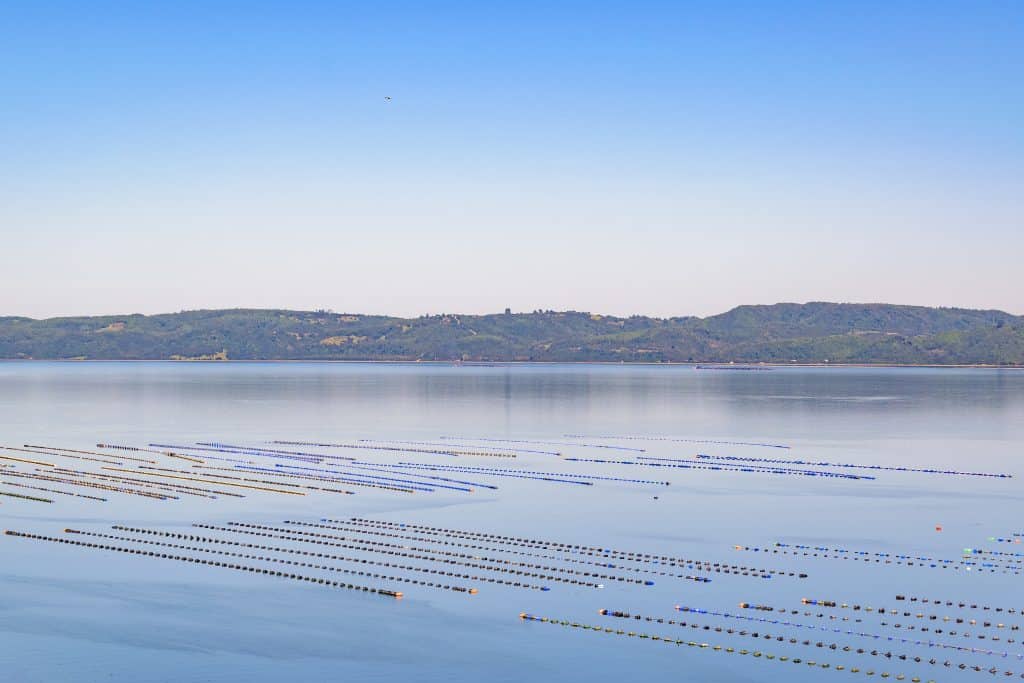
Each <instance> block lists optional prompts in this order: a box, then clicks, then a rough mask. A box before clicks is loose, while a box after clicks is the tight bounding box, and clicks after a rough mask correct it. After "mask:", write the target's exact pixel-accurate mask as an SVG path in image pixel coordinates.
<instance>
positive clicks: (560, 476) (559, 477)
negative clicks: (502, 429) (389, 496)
mask: <svg viewBox="0 0 1024 683" xmlns="http://www.w3.org/2000/svg"><path fill="white" fill-rule="evenodd" d="M388 467H397V468H403V467H411V468H414V469H415V468H419V469H429V470H435V471H438V472H466V473H470V474H487V475H491V476H496V477H499V476H506V477H507V476H513V477H518V478H521V479H540V480H541V481H558V482H561V483H563V484H584V485H587V486H592V485H593V483H592V482H591V481H576V480H580V479H584V480H593V481H617V482H624V483H627V484H653V485H656V486H670V485H671V484H672V482H670V481H652V480H650V479H629V478H626V477H603V476H600V475H597V474H571V473H566V472H538V471H535V470H508V469H498V468H494V467H477V466H473V465H439V464H429V465H423V464H420V463H415V462H404V461H403V462H399V463H396V464H394V465H388Z"/></svg>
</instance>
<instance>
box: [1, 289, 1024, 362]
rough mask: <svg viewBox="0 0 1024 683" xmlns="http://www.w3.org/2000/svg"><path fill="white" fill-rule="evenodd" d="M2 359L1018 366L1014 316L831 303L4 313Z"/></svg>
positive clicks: (1023, 327)
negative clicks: (720, 307)
mask: <svg viewBox="0 0 1024 683" xmlns="http://www.w3.org/2000/svg"><path fill="white" fill-rule="evenodd" d="M0 358H6V359H97V360H129V359H137V360H146V359H149V360H156V359H196V360H222V359H224V360H271V359H280V360H285V359H287V360H427V361H446V360H463V361H495V362H497V361H609V362H617V361H625V362H669V361H674V362H706V363H721V362H741V363H759V362H764V363H790V362H797V363H822V362H829V363H887V364H938V365H954V364H964V365H969V364H986V365H1024V317H1022V316H1014V315H1010V314H1008V313H1004V312H1002V311H977V310H968V309H956V308H926V307H920V306H894V305H889V304H835V303H808V304H775V305H772V306H739V307H737V308H734V309H733V310H731V311H728V312H726V313H722V314H720V315H715V316H710V317H707V318H696V317H682V318H648V317H643V316H633V317H629V318H617V317H614V316H603V315H596V314H590V313H581V312H575V311H564V312H556V311H535V312H533V313H504V314H501V313H499V314H493V315H454V314H448V315H430V316H422V317H419V318H396V317H388V316H379V315H359V314H338V313H333V312H328V311H287V310H256V309H230V310H212V311H185V312H181V313H170V314H164V315H151V316H144V315H124V316H101V317H100V316H97V317H74V318H50V319H47V320H33V319H30V318H21V317H7V318H0Z"/></svg>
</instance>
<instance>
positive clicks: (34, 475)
mask: <svg viewBox="0 0 1024 683" xmlns="http://www.w3.org/2000/svg"><path fill="white" fill-rule="evenodd" d="M49 471H51V470H47V472H49ZM4 476H5V477H18V478H21V479H32V480H36V481H47V482H50V483H54V484H68V485H71V486H80V487H83V488H90V489H100V490H103V491H112V492H114V493H123V494H126V495H133V496H142V497H143V498H151V499H154V500H171V499H174V500H177V496H171V495H167V494H164V493H155V492H152V491H141V490H139V489H133V488H127V487H124V486H114V485H112V484H103V483H99V482H92V481H83V480H81V479H76V478H71V479H68V478H65V477H58V476H53V475H51V474H43V473H41V472H13V471H10V470H7V471H5V472H4Z"/></svg>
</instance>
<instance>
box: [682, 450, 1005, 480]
mask: <svg viewBox="0 0 1024 683" xmlns="http://www.w3.org/2000/svg"><path fill="white" fill-rule="evenodd" d="M697 457H698V458H703V459H714V460H733V461H744V462H746V461H750V462H766V463H782V464H788V465H812V466H815V467H844V468H853V469H860V470H888V471H890V472H921V473H924V474H952V475H956V476H960V477H993V478H996V479H1012V478H1013V475H1012V474H998V473H997V474H991V473H988V472H961V471H959V470H939V469H934V468H927V467H894V466H885V465H855V464H853V463H840V462H824V461H813V460H780V459H777V458H752V457H741V456H738V455H716V456H710V455H705V454H703V453H699V454H697Z"/></svg>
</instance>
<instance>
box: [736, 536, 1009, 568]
mask: <svg viewBox="0 0 1024 683" xmlns="http://www.w3.org/2000/svg"><path fill="white" fill-rule="evenodd" d="M733 548H734V549H736V550H740V551H746V552H755V553H765V554H768V555H794V556H797V557H811V558H817V559H820V560H854V561H857V560H860V561H863V562H867V563H871V562H874V563H875V564H876V565H903V566H906V567H922V568H930V569H948V568H952V569H955V570H956V569H960V568H961V567H962V568H963V569H964V570H965V571H968V572H970V571H976V572H984V571H989V572H993V573H994V572H996V570H998V569H1002V570H1003V573H1013V574H1017V575H1019V574H1020V572H1021V569H1022V568H1024V567H1021V566H1020V564H1021V563H1022V561H1024V560H1017V561H1016V566H1015V565H1006V564H998V563H994V562H981V563H978V562H971V561H969V560H963V559H961V560H950V559H937V558H934V557H922V556H914V555H906V554H899V553H881V552H869V551H866V550H846V549H845V548H824V547H814V546H808V545H800V544H792V545H791V544H788V543H778V542H777V543H775V546H774V547H773V548H762V547H758V546H745V545H735V546H733ZM780 548H783V550H780ZM789 548H792V550H788V549H789ZM915 560H916V561H915Z"/></svg>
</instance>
